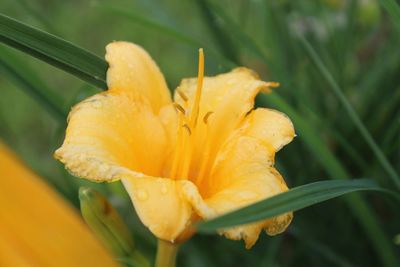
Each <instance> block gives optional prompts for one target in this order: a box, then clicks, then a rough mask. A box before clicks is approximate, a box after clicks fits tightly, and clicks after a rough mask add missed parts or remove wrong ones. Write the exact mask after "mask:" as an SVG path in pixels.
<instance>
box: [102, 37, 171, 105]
mask: <svg viewBox="0 0 400 267" xmlns="http://www.w3.org/2000/svg"><path fill="white" fill-rule="evenodd" d="M106 51H107V53H106V60H107V62H108V63H109V68H108V71H107V85H108V88H110V89H118V90H124V91H129V92H130V93H132V94H133V95H134V96H135V97H137V98H141V97H145V99H146V100H147V101H148V103H149V104H150V106H151V107H152V110H153V112H154V113H158V111H159V110H160V108H161V107H162V106H164V105H166V104H168V103H170V102H171V99H170V98H171V97H170V93H169V91H168V87H167V84H166V82H165V79H164V76H163V75H162V73H161V72H160V70H159V68H158V67H157V65H156V63H155V62H154V61H153V59H152V58H151V57H150V56H149V54H148V53H147V52H146V51H145V50H144V49H143V48H141V47H140V46H138V45H136V44H132V43H128V42H113V43H110V44H109V45H107V47H106Z"/></svg>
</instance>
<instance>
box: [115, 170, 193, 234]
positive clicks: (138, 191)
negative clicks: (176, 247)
mask: <svg viewBox="0 0 400 267" xmlns="http://www.w3.org/2000/svg"><path fill="white" fill-rule="evenodd" d="M122 182H123V184H124V186H125V188H126V190H127V191H128V193H129V195H130V197H131V200H132V202H133V205H134V206H135V210H136V212H137V214H138V216H139V218H140V220H141V221H142V223H143V224H144V225H146V226H147V227H148V228H149V230H150V231H151V232H152V233H153V234H154V235H155V236H156V237H158V238H160V239H163V240H167V241H171V242H174V241H175V239H176V238H177V237H178V236H179V235H180V234H181V233H183V231H184V230H186V228H187V227H188V226H190V224H191V220H190V218H191V216H192V208H191V206H190V204H189V202H188V201H187V200H186V199H185V197H184V196H183V192H182V187H183V186H184V185H185V184H186V183H190V182H189V181H185V180H172V179H168V178H156V177H135V176H133V175H132V176H131V177H129V178H124V179H122Z"/></svg>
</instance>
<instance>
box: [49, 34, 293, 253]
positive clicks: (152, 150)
mask: <svg viewBox="0 0 400 267" xmlns="http://www.w3.org/2000/svg"><path fill="white" fill-rule="evenodd" d="M106 50H107V53H106V60H107V61H108V63H109V69H108V72H107V85H108V88H109V89H108V90H107V91H106V92H103V93H100V94H97V95H94V96H92V97H90V98H88V99H86V100H84V101H83V102H81V103H79V104H78V105H76V106H75V107H73V109H72V111H71V113H70V115H69V123H68V128H67V131H66V137H65V141H64V144H63V145H62V147H61V148H59V149H58V150H57V151H56V153H55V156H56V158H58V159H59V160H60V161H62V162H63V163H64V164H65V166H66V168H67V169H68V170H69V171H70V172H71V173H72V174H74V175H76V176H79V177H82V178H86V179H89V180H92V181H98V182H102V181H106V182H112V181H116V180H121V181H122V183H123V184H124V186H125V188H126V190H127V191H128V193H129V195H130V197H131V199H132V202H133V205H134V206H135V209H136V212H137V214H138V215H139V217H140V219H141V221H142V222H143V223H144V224H145V225H146V226H147V227H148V228H149V229H150V231H151V232H152V233H153V234H154V235H155V236H157V237H158V238H159V239H163V240H167V241H171V242H181V241H183V240H185V239H187V238H188V237H190V236H191V234H192V228H191V225H193V223H194V222H196V221H198V220H207V219H210V218H213V217H215V216H218V215H221V214H223V213H226V212H229V211H232V210H235V209H237V208H240V207H243V206H246V205H249V204H251V203H254V202H256V201H259V200H262V199H265V198H267V197H270V196H272V195H275V194H278V193H281V192H283V191H286V190H287V186H286V184H285V182H284V180H283V178H282V177H281V175H280V174H279V173H278V171H277V170H276V169H275V168H274V167H273V165H274V155H275V152H276V151H278V150H279V149H281V148H282V147H283V146H284V145H286V144H287V143H289V142H290V141H291V140H292V139H293V137H294V129H293V125H292V123H291V121H290V120H289V119H288V118H287V117H286V116H285V115H284V114H282V113H280V112H278V111H275V110H271V109H266V108H258V109H256V110H252V109H253V106H254V98H255V96H256V95H257V93H258V92H260V91H269V87H273V86H275V85H276V83H268V82H263V81H261V80H259V78H258V76H257V75H256V74H255V73H254V72H253V71H251V70H249V69H246V68H237V69H234V70H232V71H231V72H229V73H225V74H221V75H218V76H215V77H203V69H204V59H203V54H202V50H200V57H199V75H198V77H197V78H191V79H184V80H183V81H182V82H181V84H180V85H179V86H178V88H177V89H176V90H175V96H174V100H173V101H172V100H171V96H170V93H169V90H168V88H167V85H166V82H165V79H164V77H163V75H162V74H161V72H160V70H159V68H158V67H157V65H156V64H155V63H154V61H153V60H152V59H151V57H150V56H149V55H148V54H147V52H146V51H145V50H144V49H142V48H141V47H139V46H137V45H135V44H132V43H127V42H113V43H111V44H109V45H108V46H107V48H106ZM291 219H292V214H291V213H288V214H284V215H281V216H278V217H275V218H273V219H268V220H265V221H261V222H257V223H252V224H248V225H244V226H239V227H235V228H230V229H222V230H221V233H223V234H224V235H225V236H226V237H228V238H230V239H244V241H245V242H246V247H251V246H252V245H253V244H254V243H255V242H256V240H257V239H258V236H259V233H260V231H261V230H262V229H265V230H266V232H267V233H268V234H270V235H275V234H278V233H280V232H282V231H283V230H284V229H285V228H286V227H287V226H288V224H289V223H290V221H291Z"/></svg>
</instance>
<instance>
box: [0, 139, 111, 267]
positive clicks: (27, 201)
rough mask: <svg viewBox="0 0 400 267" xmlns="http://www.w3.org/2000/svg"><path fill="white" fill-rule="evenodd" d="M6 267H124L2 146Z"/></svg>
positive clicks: (0, 230)
mask: <svg viewBox="0 0 400 267" xmlns="http://www.w3.org/2000/svg"><path fill="white" fill-rule="evenodd" d="M0 203H1V205H0V266H2V267H25V266H30V267H35V266H36V267H46V266H59V267H71V266H74V267H75V266H77V267H79V266H82V267H84V266H85V267H86V266H107V267H116V266H119V265H118V264H117V263H116V262H114V260H113V259H112V257H111V255H110V254H108V253H107V251H106V250H105V249H104V248H103V247H102V246H101V245H100V244H99V243H98V242H97V240H96V239H95V238H94V237H93V235H92V234H91V232H90V230H89V229H87V228H86V226H85V225H84V224H83V223H82V221H81V219H80V218H79V217H78V215H77V214H76V213H75V212H74V211H73V210H72V209H71V207H69V206H68V204H67V203H66V202H64V201H63V199H61V198H60V197H59V196H58V195H57V194H56V193H55V192H54V191H53V190H52V189H51V188H50V187H48V186H47V185H46V184H44V183H43V182H42V181H40V179H39V178H38V177H37V176H36V175H35V174H33V173H32V172H31V171H30V170H29V169H27V168H26V167H25V166H24V165H23V164H22V163H21V162H20V161H19V160H18V159H17V158H16V157H15V155H13V154H12V153H11V151H9V150H8V149H7V148H6V147H5V146H4V145H3V144H1V143H0Z"/></svg>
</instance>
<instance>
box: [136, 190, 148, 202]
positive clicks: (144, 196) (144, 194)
mask: <svg viewBox="0 0 400 267" xmlns="http://www.w3.org/2000/svg"><path fill="white" fill-rule="evenodd" d="M137 197H138V199H139V200H146V199H147V198H148V197H149V195H148V194H147V192H146V191H145V190H143V189H140V190H138V191H137Z"/></svg>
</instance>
